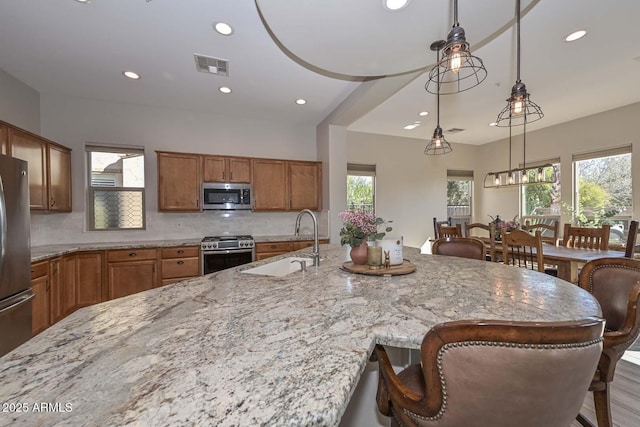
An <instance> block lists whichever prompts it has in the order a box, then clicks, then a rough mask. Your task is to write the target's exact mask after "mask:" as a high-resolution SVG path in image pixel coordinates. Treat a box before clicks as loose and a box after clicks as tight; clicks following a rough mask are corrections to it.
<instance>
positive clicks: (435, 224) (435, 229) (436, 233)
mask: <svg viewBox="0 0 640 427" xmlns="http://www.w3.org/2000/svg"><path fill="white" fill-rule="evenodd" d="M441 225H446V226H451V217H449V218H447V219H446V220H443V221H438V220H437V219H436V217H435V216H434V217H433V235H434V239H439V238H440V237H441V236H440V229H439V227H440V226H441Z"/></svg>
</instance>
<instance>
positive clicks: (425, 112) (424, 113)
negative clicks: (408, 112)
mask: <svg viewBox="0 0 640 427" xmlns="http://www.w3.org/2000/svg"><path fill="white" fill-rule="evenodd" d="M418 115H419V116H421V117H424V116H428V115H429V112H428V111H420V112H419V113H418Z"/></svg>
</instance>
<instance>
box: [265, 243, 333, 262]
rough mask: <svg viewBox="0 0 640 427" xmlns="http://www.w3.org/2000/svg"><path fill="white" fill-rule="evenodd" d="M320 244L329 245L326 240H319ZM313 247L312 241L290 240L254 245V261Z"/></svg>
mask: <svg viewBox="0 0 640 427" xmlns="http://www.w3.org/2000/svg"><path fill="white" fill-rule="evenodd" d="M319 243H320V244H323V243H329V240H328V239H322V240H319ZM309 247H313V240H291V241H281V242H260V243H256V261H260V260H261V259H266V258H271V257H274V256H278V255H283V254H286V253H287V252H291V251H297V250H299V249H304V248H309Z"/></svg>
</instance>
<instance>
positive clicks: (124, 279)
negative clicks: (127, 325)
mask: <svg viewBox="0 0 640 427" xmlns="http://www.w3.org/2000/svg"><path fill="white" fill-rule="evenodd" d="M108 271H109V299H114V298H120V297H124V296H127V295H131V294H135V293H136V292H141V291H147V290H149V289H151V288H153V287H154V285H155V284H156V283H157V282H158V277H157V273H156V271H157V270H156V261H155V260H143V261H129V262H110V263H109V267H108Z"/></svg>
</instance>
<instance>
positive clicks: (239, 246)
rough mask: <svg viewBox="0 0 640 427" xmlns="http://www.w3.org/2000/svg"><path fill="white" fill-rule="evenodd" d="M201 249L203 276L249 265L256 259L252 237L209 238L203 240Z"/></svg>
mask: <svg viewBox="0 0 640 427" xmlns="http://www.w3.org/2000/svg"><path fill="white" fill-rule="evenodd" d="M200 248H201V251H202V274H209V273H215V272H216V271H220V270H224V269H226V268H231V267H236V266H238V265H242V264H247V263H249V262H252V261H254V260H255V258H256V257H255V242H254V240H253V237H251V236H208V237H205V238H204V239H202V242H201V243H200Z"/></svg>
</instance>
